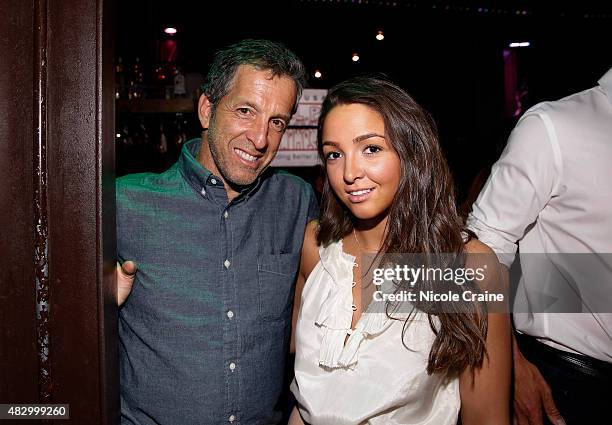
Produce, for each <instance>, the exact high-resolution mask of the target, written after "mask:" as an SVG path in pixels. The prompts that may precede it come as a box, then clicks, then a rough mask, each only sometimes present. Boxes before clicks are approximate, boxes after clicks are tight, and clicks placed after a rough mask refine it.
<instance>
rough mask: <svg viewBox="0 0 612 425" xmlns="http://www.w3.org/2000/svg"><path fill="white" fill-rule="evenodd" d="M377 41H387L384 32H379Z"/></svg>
mask: <svg viewBox="0 0 612 425" xmlns="http://www.w3.org/2000/svg"><path fill="white" fill-rule="evenodd" d="M376 39H377V40H378V41H382V40H384V39H385V35H384V34H383V32H382V31H378V33H376Z"/></svg>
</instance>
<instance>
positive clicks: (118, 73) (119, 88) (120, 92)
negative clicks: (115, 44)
mask: <svg viewBox="0 0 612 425" xmlns="http://www.w3.org/2000/svg"><path fill="white" fill-rule="evenodd" d="M125 98H127V87H126V84H125V67H124V66H123V59H122V58H121V56H119V58H118V60H117V65H116V66H115V99H125Z"/></svg>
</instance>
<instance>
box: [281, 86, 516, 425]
mask: <svg viewBox="0 0 612 425" xmlns="http://www.w3.org/2000/svg"><path fill="white" fill-rule="evenodd" d="M318 148H319V153H320V155H321V158H322V160H323V162H324V167H325V172H326V181H325V185H324V191H323V195H322V201H321V216H320V221H319V223H311V225H309V227H308V228H307V231H306V236H305V240H304V245H303V248H302V262H301V268H300V272H299V276H298V284H297V285H298V286H297V289H296V303H295V310H294V325H295V328H296V329H295V332H294V335H295V341H294V343H295V348H296V362H295V376H296V377H295V380H294V382H293V383H292V391H293V393H294V394H295V396H296V399H297V407H296V409H294V411H293V413H292V416H291V419H290V422H289V423H290V424H291V425H296V424H304V423H308V424H311V425H326V424H358V423H359V424H362V423H367V424H384V425H393V424H396V425H399V424H403V425H408V424H421V425H425V424H431V425H434V424H435V425H445V424H449V425H450V424H455V423H457V420H458V417H459V415H460V416H461V421H462V424H463V425H477V424H486V425H496V424H509V420H510V419H509V393H510V364H511V360H510V325H509V317H508V315H507V314H504V313H493V312H491V311H490V310H486V309H485V307H483V305H482V304H480V303H476V302H463V303H457V304H456V305H455V306H454V308H455V309H456V310H455V312H452V313H451V312H448V311H446V310H442V309H440V310H436V311H429V312H428V313H425V312H424V311H423V310H422V309H419V306H421V307H422V305H419V304H418V303H415V306H416V308H417V310H415V311H413V312H412V313H413V314H409V315H407V316H406V315H405V316H402V320H396V318H394V319H392V315H390V314H386V313H388V311H385V310H384V309H383V310H380V308H381V307H380V306H381V305H383V306H385V305H386V306H388V304H385V303H380V302H379V303H374V302H372V303H370V302H368V300H371V299H372V293H373V291H374V288H373V285H372V284H370V283H369V282H368V280H367V279H366V278H364V279H362V277H363V276H362V275H363V274H364V272H365V271H366V269H368V268H369V267H371V264H370V265H368V264H367V262H368V260H367V254H373V255H374V256H376V257H375V260H374V261H376V258H378V259H380V260H381V261H382V263H376V264H383V263H384V260H385V259H387V258H390V257H387V256H386V254H387V253H412V254H439V253H450V254H454V255H460V254H464V253H481V254H483V255H486V254H489V256H488V257H489V258H490V257H491V256H492V257H493V258H494V260H495V262H494V263H491V264H488V266H489V267H490V269H493V270H494V269H495V268H496V267H498V266H499V263H498V262H497V259H496V258H495V256H494V254H492V251H491V250H490V249H489V248H488V247H487V246H486V245H484V244H482V243H480V242H479V241H477V240H475V239H472V238H470V237H469V236H466V234H465V233H464V232H462V223H461V219H460V218H459V215H458V213H457V211H456V208H455V198H454V194H453V184H452V179H451V177H450V172H449V169H448V166H447V164H446V161H445V159H444V157H443V154H442V152H441V149H440V146H439V143H438V139H437V133H436V129H435V125H434V123H433V121H432V119H431V118H430V117H429V115H428V114H427V113H426V112H425V111H424V110H423V109H422V108H421V107H420V106H419V105H418V104H417V103H416V102H415V101H414V100H413V99H412V98H411V97H410V96H409V95H408V94H407V93H406V92H405V91H403V90H402V89H401V88H400V87H398V86H397V85H395V84H393V83H392V82H389V81H387V80H385V79H381V78H375V77H357V78H352V79H350V80H347V81H345V82H343V83H340V84H338V85H336V86H335V87H334V88H332V89H331V90H330V91H329V93H328V95H327V97H326V99H325V101H324V103H323V107H322V112H321V117H320V120H319V128H318ZM466 239H467V242H466ZM468 261H469V260H466V263H467V262H468ZM385 264H387V263H385ZM493 274H494V273H493ZM419 285H424V286H419ZM486 285H487V283H484V284H483V287H480V288H477V289H481V290H486V289H487V286H486ZM426 287H427V286H426V283H425V282H420V283H419V284H417V285H416V287H415V288H413V289H415V290H416V289H419V288H420V289H423V288H426ZM457 289H458V290H461V288H457ZM368 305H369V306H368ZM376 309H378V310H376Z"/></svg>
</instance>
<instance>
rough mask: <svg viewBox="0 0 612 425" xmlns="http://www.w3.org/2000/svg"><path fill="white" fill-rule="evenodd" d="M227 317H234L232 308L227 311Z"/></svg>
mask: <svg viewBox="0 0 612 425" xmlns="http://www.w3.org/2000/svg"><path fill="white" fill-rule="evenodd" d="M227 317H229V318H230V319H232V318H233V317H234V312H233V311H232V310H230V311H228V312H227Z"/></svg>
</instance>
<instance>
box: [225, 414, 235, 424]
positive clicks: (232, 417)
mask: <svg viewBox="0 0 612 425" xmlns="http://www.w3.org/2000/svg"><path fill="white" fill-rule="evenodd" d="M227 420H228V421H229V422H230V423H233V422H234V421H235V420H236V416H234V415H230V417H229V418H227Z"/></svg>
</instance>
